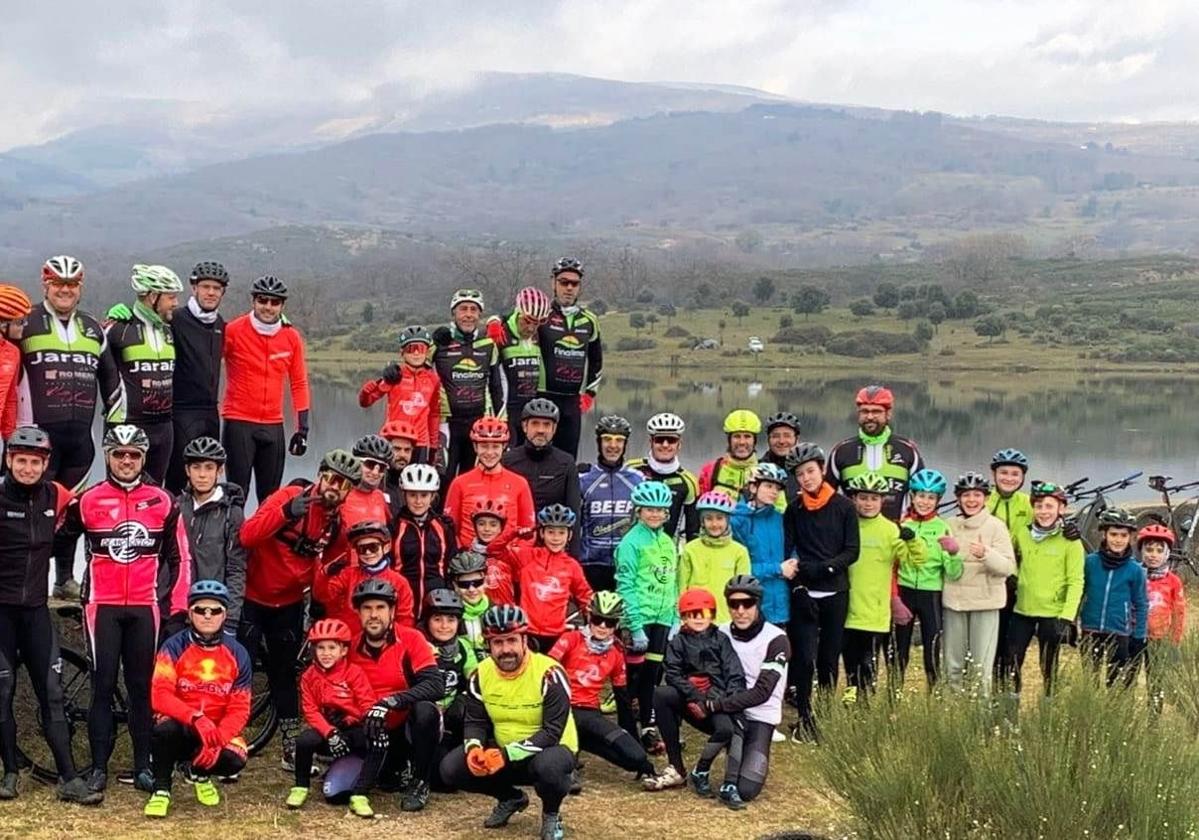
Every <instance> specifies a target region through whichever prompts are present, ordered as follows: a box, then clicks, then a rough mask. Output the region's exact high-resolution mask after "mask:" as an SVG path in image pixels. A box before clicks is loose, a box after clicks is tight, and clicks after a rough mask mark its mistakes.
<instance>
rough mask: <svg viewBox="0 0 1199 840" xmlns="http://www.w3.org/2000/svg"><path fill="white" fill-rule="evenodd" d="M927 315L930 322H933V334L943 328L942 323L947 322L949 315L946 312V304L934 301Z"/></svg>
mask: <svg viewBox="0 0 1199 840" xmlns="http://www.w3.org/2000/svg"><path fill="white" fill-rule="evenodd" d="M927 314H928V320H929V321H931V322H932V325H933V332H937V331H938V328H939V327H940V326H941V322H942V321H944V320H945V316H946V315H947V314H948V313H947V312H946V310H945V304H943V303H941V301H939V300H937V301H933V303H931V304H930V305H929V307H928V313H927Z"/></svg>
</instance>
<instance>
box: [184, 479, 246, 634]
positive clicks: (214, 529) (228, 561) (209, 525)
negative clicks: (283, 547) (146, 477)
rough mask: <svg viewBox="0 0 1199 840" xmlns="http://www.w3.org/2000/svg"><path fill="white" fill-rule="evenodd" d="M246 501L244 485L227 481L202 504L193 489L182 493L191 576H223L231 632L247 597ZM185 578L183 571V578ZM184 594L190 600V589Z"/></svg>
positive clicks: (228, 626)
mask: <svg viewBox="0 0 1199 840" xmlns="http://www.w3.org/2000/svg"><path fill="white" fill-rule="evenodd" d="M245 503H246V497H245V494H244V493H242V490H241V488H240V487H238V486H237V485H236V484H229V483H227V482H223V483H221V484H218V485H217V486H216V488H215V490H214V491H213V494H212V496H211V497H209V499H208V501H206V502H204V503H203V504H200V505H199V506H197V505H196V499H195V497H194V496H192V494H191V493H189V492H187V491H186V490H185V491H184V492H183V493H180V494H179V517H180V518H181V519H182V520H183V525H184V527H185V528H186V529H187V539H188V542H189V543H190V545H191V557H192V570H191V577H190V580H192V581H197V580H219V581H221V582H222V583H223V584H225V586H227V587H228V588H229V612H228V614H227V615H226V617H225V627H226V628H227V629H228V630H229V631H230V632H234V631H236V630H237V625H238V622H239V621H240V620H241V607H242V602H243V601H244V600H245V597H246V550H245V548H243V547H242V544H241V526H242V524H243V523H244V522H245V514H244V513H243V512H242V507H243V506H244V505H245ZM183 579H184V578H183V576H182V575H180V580H181V581H182V580H183ZM176 589H178V586H176ZM178 594H179V593H176V594H175V595H173V596H172V600H176V598H177V595H178ZM181 594H182V598H183V603H186V598H187V593H186V592H184V593H181Z"/></svg>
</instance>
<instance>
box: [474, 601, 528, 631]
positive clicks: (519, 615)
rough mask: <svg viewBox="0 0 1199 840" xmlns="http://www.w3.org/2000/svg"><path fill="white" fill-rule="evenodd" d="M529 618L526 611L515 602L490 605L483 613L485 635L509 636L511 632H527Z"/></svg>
mask: <svg viewBox="0 0 1199 840" xmlns="http://www.w3.org/2000/svg"><path fill="white" fill-rule="evenodd" d="M528 630H529V620H528V619H527V618H525V611H524V610H522V609H521V608H520V607H518V606H515V605H514V604H499V605H497V606H494V607H488V608H487V612H485V613H483V637H484V638H488V639H490V638H492V637H493V636H507V635H508V634H509V633H527V632H528Z"/></svg>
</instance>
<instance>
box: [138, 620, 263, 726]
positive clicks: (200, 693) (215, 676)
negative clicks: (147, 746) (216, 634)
mask: <svg viewBox="0 0 1199 840" xmlns="http://www.w3.org/2000/svg"><path fill="white" fill-rule="evenodd" d="M253 677H254V668H253V665H252V663H251V662H250V654H248V653H246V649H245V648H244V647H242V645H241V642H239V641H237V640H236V639H234V638H233V637H232V636H231V635H229V634H228V633H221V634H220V638H219V639H218V640H217V642H216V644H214V645H207V644H200V643H198V642H197V641H196V639H195V636H194V635H193V633H192V631H191V630H190V629H189V630H183V631H181V632H179V633H176V634H175V635H174V636H171V637H170V638H169V639H167V640H166V641H165V642H163V643H162V647H161V648H159V649H158V655H157V657H156V658H155V660H154V676H153V678H152V680H151V683H150V698H151V704H152V705H153V707H154V712H155V713H156V714H159V715H165V716H166V717H169V718H172V719H174V720H177V721H179V722H180V723H183V724H186V725H188V726H191V725H192V724H193V723H194V721H195V715H196V712H202V713H203V714H204V716H205V717H206V718H208V719H209V720H211V721H212V722H213V723H215V724H216V726H217V731H219V732H220V734H221V744H222V745H226V744H228V743H229V742H231V741H232V740H233V739H234V738H236V737H238V736H239V735H241V731H242V730H243V729H244V728H245V726H246V724H247V723H248V722H249V720H250V688H251V681H252V680H253Z"/></svg>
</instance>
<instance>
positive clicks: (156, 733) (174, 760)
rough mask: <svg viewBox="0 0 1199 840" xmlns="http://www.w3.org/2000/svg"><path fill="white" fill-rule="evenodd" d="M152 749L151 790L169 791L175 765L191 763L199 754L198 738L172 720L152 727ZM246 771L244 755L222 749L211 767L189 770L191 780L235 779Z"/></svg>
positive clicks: (187, 727) (193, 732) (188, 729)
mask: <svg viewBox="0 0 1199 840" xmlns="http://www.w3.org/2000/svg"><path fill="white" fill-rule="evenodd" d="M151 742H152V743H153V745H154V789H155V790H170V789H171V777H172V776H173V775H174V773H175V765H176V764H178V763H179V762H181V761H187V762H189V763H190V762H191V760H192V759H193V758H195V756H196V753H198V752H199V751H200V736H199V735H197V734H196V731H195V730H194V729H192V728H191V727H190V726H184V725H183V724H182V723H180V722H179V721H177V720H175V719H174V718H166V719H165V720H162V721H160V722H158V723H156V724H154V730H153V732H152V733H151ZM245 767H246V754H245V752H243V751H238V750H232V749H230V748H229V747H225V748H224V749H222V750H221V752H220V755H219V756H218V757H217V760H216V763H215V764H214V765H212V766H211V767H195V766H194V765H193V766H192V768H191V772H192V775H193V776H201V777H202V776H236V775H237V774H238V773H240V772H241V771H242V770H244V769H245Z"/></svg>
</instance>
